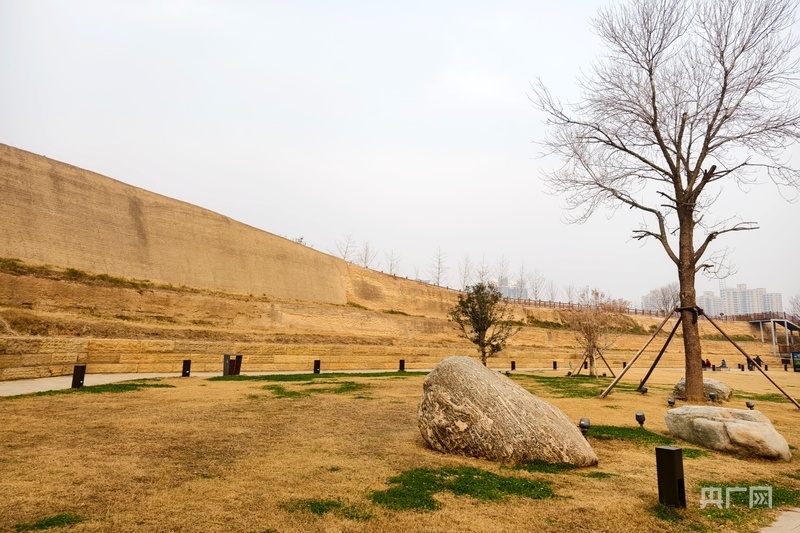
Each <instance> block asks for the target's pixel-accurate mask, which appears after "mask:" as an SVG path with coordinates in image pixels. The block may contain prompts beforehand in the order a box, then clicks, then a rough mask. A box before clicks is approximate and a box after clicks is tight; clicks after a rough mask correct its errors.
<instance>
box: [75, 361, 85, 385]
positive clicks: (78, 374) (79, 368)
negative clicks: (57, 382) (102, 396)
mask: <svg viewBox="0 0 800 533" xmlns="http://www.w3.org/2000/svg"><path fill="white" fill-rule="evenodd" d="M84 377H86V365H75V368H73V369H72V388H73V389H80V388H81V387H83V378H84Z"/></svg>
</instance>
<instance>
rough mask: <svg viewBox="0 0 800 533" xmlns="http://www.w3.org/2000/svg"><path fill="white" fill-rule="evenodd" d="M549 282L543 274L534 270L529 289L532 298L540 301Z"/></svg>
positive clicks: (529, 280) (529, 277)
mask: <svg viewBox="0 0 800 533" xmlns="http://www.w3.org/2000/svg"><path fill="white" fill-rule="evenodd" d="M546 282H547V280H545V278H544V276H543V275H542V273H541V272H539V271H538V270H534V271H533V272H532V273H531V274H530V275H529V276H528V288H529V289H530V297H531V298H532V299H534V300H540V299H541V298H542V296H543V295H544V285H545V283H546Z"/></svg>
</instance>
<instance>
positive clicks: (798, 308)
mask: <svg viewBox="0 0 800 533" xmlns="http://www.w3.org/2000/svg"><path fill="white" fill-rule="evenodd" d="M789 313H791V314H792V316H794V317H795V318H800V292H798V293H797V294H795V295H794V296H790V297H789Z"/></svg>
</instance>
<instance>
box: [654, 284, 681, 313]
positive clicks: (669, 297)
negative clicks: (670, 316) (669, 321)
mask: <svg viewBox="0 0 800 533" xmlns="http://www.w3.org/2000/svg"><path fill="white" fill-rule="evenodd" d="M650 296H652V298H653V302H654V303H655V305H656V309H657V310H658V311H661V312H662V313H669V312H670V311H672V310H673V309H675V308H676V307H677V306H678V305H679V304H680V303H681V288H680V285H678V282H677V281H673V282H672V283H668V284H667V285H662V286H661V287H659V288H657V289H653V290H652V291H650Z"/></svg>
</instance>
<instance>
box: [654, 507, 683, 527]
mask: <svg viewBox="0 0 800 533" xmlns="http://www.w3.org/2000/svg"><path fill="white" fill-rule="evenodd" d="M648 511H650V512H651V513H652V514H653V516H655V517H656V518H658V519H659V520H663V521H665V522H671V523H673V524H674V523H676V522H680V521H681V520H683V515H682V514H681V512H680V511H678V509H676V508H674V507H670V506H669V505H664V504H663V503H656V504H654V505H651V506H650V507H649V508H648Z"/></svg>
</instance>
